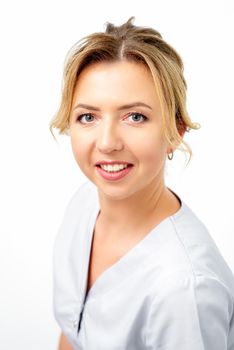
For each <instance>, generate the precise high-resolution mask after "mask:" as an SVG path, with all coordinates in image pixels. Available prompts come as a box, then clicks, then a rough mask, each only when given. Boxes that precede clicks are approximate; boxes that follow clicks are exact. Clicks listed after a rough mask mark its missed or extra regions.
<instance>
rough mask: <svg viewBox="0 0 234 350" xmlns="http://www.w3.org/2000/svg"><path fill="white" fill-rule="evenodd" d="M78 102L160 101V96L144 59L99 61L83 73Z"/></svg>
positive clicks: (75, 99) (80, 79) (76, 94)
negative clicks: (139, 60) (138, 60)
mask: <svg viewBox="0 0 234 350" xmlns="http://www.w3.org/2000/svg"><path fill="white" fill-rule="evenodd" d="M73 99H74V101H75V102H77V101H79V102H83V103H85V102H87V103H88V102H91V101H92V103H93V104H94V103H96V104H97V103H101V102H104V101H109V102H113V103H114V101H116V102H118V103H119V102H120V101H121V102H129V100H131V101H137V100H142V101H143V102H145V103H147V102H148V103H149V104H151V105H152V104H153V103H155V104H156V105H158V96H157V93H156V88H155V84H154V80H153V77H152V75H151V72H150V70H149V69H148V67H146V66H145V65H144V64H143V63H137V62H130V61H118V62H111V63H110V62H98V63H93V64H91V65H90V66H87V67H86V68H85V69H84V70H83V71H82V72H81V73H80V75H79V77H78V79H77V82H76V86H75V90H74V96H73Z"/></svg>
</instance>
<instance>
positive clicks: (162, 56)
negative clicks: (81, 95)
mask: <svg viewBox="0 0 234 350" xmlns="http://www.w3.org/2000/svg"><path fill="white" fill-rule="evenodd" d="M133 20H135V17H134V16H132V17H130V19H129V20H128V21H127V22H126V23H124V24H122V25H120V26H115V25H113V24H112V23H109V22H107V23H106V29H105V32H97V33H93V34H90V35H88V36H85V37H84V38H82V39H80V40H79V41H78V42H77V43H75V44H74V45H73V46H72V47H71V49H70V50H69V51H68V53H67V56H66V58H65V62H64V72H63V85H62V97H61V102H60V106H59V108H58V111H57V112H56V114H55V115H54V117H53V119H52V120H51V122H50V131H51V133H52V135H53V136H54V134H53V130H52V129H53V128H57V129H59V134H67V135H69V121H70V114H71V107H72V100H73V94H74V88H75V85H76V82H77V79H78V77H79V74H80V73H81V71H82V70H83V69H84V68H85V67H87V66H88V65H90V64H92V63H95V62H116V61H121V60H128V61H134V62H137V63H143V64H145V65H146V66H147V67H148V68H149V70H150V72H151V74H152V77H153V79H154V83H155V88H156V90H157V94H158V96H159V101H160V106H161V110H162V115H163V132H164V136H165V137H166V139H167V141H168V143H169V145H170V147H171V148H172V149H176V148H177V147H178V146H179V145H181V144H182V145H183V146H184V147H182V148H180V147H178V148H179V149H180V150H182V151H185V152H188V153H189V161H190V159H191V156H192V150H191V148H190V146H189V145H188V144H187V143H186V142H185V141H184V140H183V133H184V132H188V131H189V130H190V129H199V128H200V125H199V124H198V123H193V122H192V121H191V120H190V117H189V115H188V112H187V110H186V90H187V84H186V81H185V78H184V76H183V70H184V66H183V62H182V59H181V57H180V56H179V54H178V53H177V52H176V50H175V49H174V48H173V47H172V46H170V45H169V44H168V43H167V42H165V40H163V38H162V35H161V34H160V33H159V32H158V31H157V30H155V29H153V28H149V27H140V26H135V25H133V24H132V21H133ZM181 134H182V136H181Z"/></svg>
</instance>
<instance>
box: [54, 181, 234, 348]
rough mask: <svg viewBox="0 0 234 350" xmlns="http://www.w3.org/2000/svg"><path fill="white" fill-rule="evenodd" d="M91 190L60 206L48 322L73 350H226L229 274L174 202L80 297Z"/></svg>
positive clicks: (231, 302)
mask: <svg viewBox="0 0 234 350" xmlns="http://www.w3.org/2000/svg"><path fill="white" fill-rule="evenodd" d="M99 210H100V207H99V200H98V192H97V188H96V186H95V185H94V184H93V183H91V182H90V181H86V182H85V183H84V184H83V185H82V186H81V187H80V188H79V189H78V191H77V192H76V193H75V194H74V195H73V197H72V199H71V200H70V202H69V203H68V206H67V208H66V211H65V215H64V218H63V221H62V223H61V226H60V228H59V232H58V234H57V237H56V239H55V244H54V251H53V253H54V254H53V276H54V290H53V292H54V304H53V310H54V316H55V319H56V320H57V322H58V324H59V326H60V327H61V330H62V331H63V333H64V334H65V336H66V337H67V338H68V340H69V341H70V343H71V344H72V345H73V347H74V349H78V350H141V349H148V350H153V349H155V350H175V349H176V350H177V349H178V350H226V349H227V350H233V349H234V312H233V306H234V276H233V274H232V271H231V270H230V268H229V267H228V265H227V263H226V262H225V260H224V259H223V257H222V255H221V253H220V252H219V250H218V248H217V246H216V244H215V242H214V241H213V239H212V237H211V236H210V234H209V232H208V231H207V228H206V227H205V226H204V224H203V223H202V222H201V221H200V220H199V219H198V217H197V216H196V215H195V214H194V213H193V212H192V210H191V209H190V208H189V207H188V206H187V205H186V204H185V203H184V202H183V201H182V200H181V207H180V209H179V211H177V212H176V213H175V214H174V215H172V216H170V217H168V218H166V219H164V220H163V221H162V222H161V223H160V224H158V225H157V226H156V227H155V228H154V229H152V230H151V231H150V232H149V233H148V234H147V235H146V236H145V237H144V238H143V239H142V240H141V241H140V242H138V243H137V244H136V245H135V246H134V247H133V248H132V249H131V250H130V251H129V252H127V253H126V254H125V255H124V256H123V257H121V258H120V260H118V261H117V262H116V263H114V264H113V265H112V266H110V267H109V268H108V269H107V270H105V271H104V272H103V273H102V274H101V275H100V276H99V277H98V278H97V279H96V281H95V283H94V284H93V285H92V287H91V288H90V290H89V293H88V294H87V297H86V298H85V296H86V286H87V278H88V265H89V257H90V251H91V243H92V237H93V230H94V225H95V222H96V218H97V216H98V214H99Z"/></svg>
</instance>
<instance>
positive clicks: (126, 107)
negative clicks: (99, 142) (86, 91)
mask: <svg viewBox="0 0 234 350" xmlns="http://www.w3.org/2000/svg"><path fill="white" fill-rule="evenodd" d="M138 106H142V107H147V108H149V109H151V110H152V107H150V106H149V105H147V104H146V103H144V102H133V103H130V104H127V105H123V106H120V107H118V111H121V110H124V109H128V108H132V107H138ZM79 107H83V108H86V109H91V110H92V111H100V109H99V108H97V107H94V106H90V105H87V104H85V103H79V104H78V105H76V106H75V107H74V109H73V110H75V109H77V108H79Z"/></svg>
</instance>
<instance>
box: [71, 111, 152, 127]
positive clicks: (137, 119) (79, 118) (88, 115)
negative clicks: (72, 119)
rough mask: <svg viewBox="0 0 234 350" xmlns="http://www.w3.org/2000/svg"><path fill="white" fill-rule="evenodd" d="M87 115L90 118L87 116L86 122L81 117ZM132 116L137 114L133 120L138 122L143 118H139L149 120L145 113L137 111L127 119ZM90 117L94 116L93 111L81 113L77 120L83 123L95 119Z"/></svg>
mask: <svg viewBox="0 0 234 350" xmlns="http://www.w3.org/2000/svg"><path fill="white" fill-rule="evenodd" d="M85 116H87V117H88V118H85V120H86V122H87V123H86V122H85V123H83V122H82V121H81V119H82V118H83V117H85ZM131 116H135V117H134V119H133V120H134V121H137V122H140V121H141V120H139V118H142V119H143V121H146V120H148V118H147V117H145V116H144V115H143V114H141V113H137V112H134V113H131V114H129V115H128V117H127V119H128V118H130V117H131ZM90 118H93V115H92V114H91V113H84V114H81V115H79V116H78V118H77V119H76V120H77V121H79V123H81V124H89V121H93V120H90ZM135 118H136V119H135ZM134 124H139V123H134Z"/></svg>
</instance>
